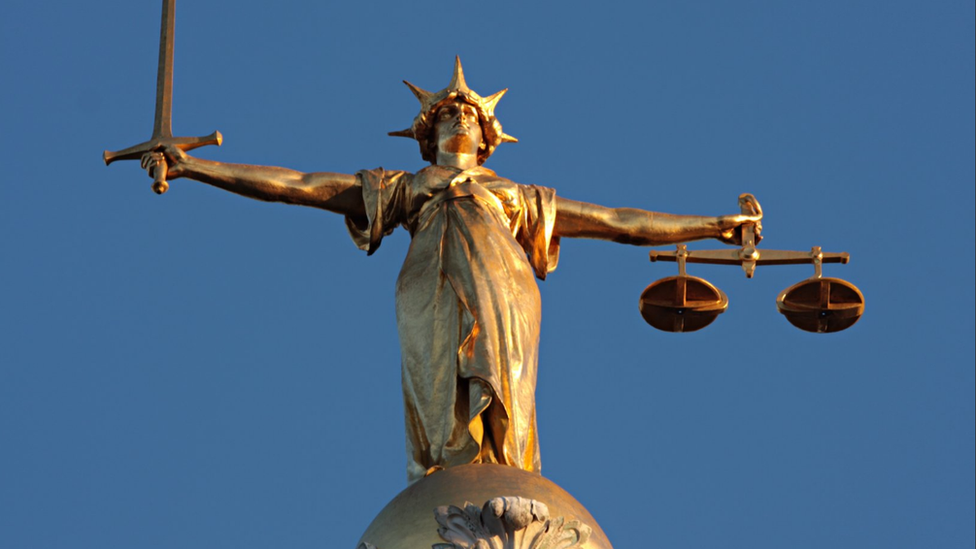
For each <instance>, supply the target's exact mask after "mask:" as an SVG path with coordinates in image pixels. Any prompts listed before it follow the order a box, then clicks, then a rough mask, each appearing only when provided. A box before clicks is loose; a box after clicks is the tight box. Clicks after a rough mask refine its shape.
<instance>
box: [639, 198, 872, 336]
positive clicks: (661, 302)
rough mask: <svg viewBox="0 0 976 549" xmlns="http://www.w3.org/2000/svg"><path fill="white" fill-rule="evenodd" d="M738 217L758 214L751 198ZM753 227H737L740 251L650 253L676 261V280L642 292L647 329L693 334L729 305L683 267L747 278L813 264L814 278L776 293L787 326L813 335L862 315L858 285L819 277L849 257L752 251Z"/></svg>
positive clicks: (655, 258)
mask: <svg viewBox="0 0 976 549" xmlns="http://www.w3.org/2000/svg"><path fill="white" fill-rule="evenodd" d="M739 207H740V209H741V211H742V213H743V214H746V215H761V214H762V209H761V208H760V206H759V202H757V201H756V199H755V197H753V196H752V195H751V194H743V195H742V196H740V197H739ZM756 237H757V235H756V227H755V225H753V224H748V225H743V227H742V247H741V248H740V249H738V250H693V251H689V250H688V247H687V246H685V245H684V244H678V246H677V250H675V251H673V252H660V251H656V250H655V251H651V253H650V259H651V261H652V262H653V261H676V262H677V263H678V276H672V277H668V278H662V279H661V280H658V281H656V282H654V283H652V284H651V285H650V286H648V287H647V288H645V289H644V292H643V293H642V294H641V297H640V312H641V315H642V316H643V317H644V320H646V321H647V323H648V324H650V325H651V326H653V327H655V328H657V329H659V330H664V331H666V332H693V331H695V330H700V329H702V328H704V327H705V326H708V325H709V324H711V323H712V321H714V320H715V318H717V317H718V315H720V314H722V313H724V312H725V310H726V309H728V307H729V299H728V297H727V296H726V295H725V293H724V292H722V290H720V289H718V288H716V287H715V286H714V285H713V284H712V283H710V282H708V281H707V280H705V279H702V278H698V277H695V276H689V275H688V274H687V273H686V267H685V266H686V264H688V263H710V264H714V265H741V266H742V269H743V270H744V271H745V273H746V277H747V278H752V276H753V274H755V272H756V267H757V266H759V265H799V264H804V263H812V264H813V268H814V275H813V276H812V277H811V278H808V279H806V280H803V281H800V282H798V283H796V284H794V285H792V286H790V287H789V288H787V289H785V290H783V291H782V292H780V294H779V296H778V297H777V298H776V308H777V309H778V310H779V312H780V313H782V314H783V315H784V316H786V319H787V320H788V321H789V322H790V324H792V325H794V326H796V327H797V328H800V329H801V330H806V331H808V332H815V333H830V332H839V331H841V330H846V329H847V328H850V327H851V326H852V325H854V323H855V322H857V321H858V319H859V318H861V315H862V314H864V295H863V294H862V293H861V290H859V289H858V288H857V286H855V285H853V284H851V283H850V282H847V281H846V280H842V279H840V278H830V277H826V278H825V277H824V276H823V264H824V263H847V262H848V261H850V255H849V254H847V253H846V252H844V253H825V252H823V251H821V249H820V247H819V246H814V247H813V248H812V249H811V250H810V251H809V252H798V251H787V250H762V251H760V250H758V249H756V240H757V238H756Z"/></svg>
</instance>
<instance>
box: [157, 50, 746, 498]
mask: <svg viewBox="0 0 976 549" xmlns="http://www.w3.org/2000/svg"><path fill="white" fill-rule="evenodd" d="M406 84H407V86H408V87H409V88H410V90H411V91H412V92H413V93H414V95H416V97H417V99H419V100H420V113H419V114H418V115H417V116H416V118H414V121H413V124H412V125H411V127H410V128H408V129H406V130H403V131H399V132H393V133H391V135H397V136H405V137H411V138H413V139H416V140H417V141H418V142H419V144H420V151H421V154H422V155H423V158H424V159H425V160H427V161H429V162H430V163H431V165H430V166H428V167H427V168H424V169H423V170H420V171H419V172H417V173H415V174H414V173H408V172H403V171H387V170H383V169H382V168H378V169H375V170H364V171H361V172H359V173H357V174H355V175H347V174H339V173H327V172H322V173H300V172H297V171H292V170H288V169H284V168H275V167H263V166H250V165H241V164H228V163H221V162H213V161H209V160H203V159H199V158H194V157H191V156H189V155H187V154H186V152H184V151H183V150H182V149H181V147H180V146H179V145H174V144H167V145H163V147H162V148H161V149H160V150H157V151H155V152H152V153H149V154H147V156H146V157H145V159H144V161H143V165H144V167H147V168H149V169H150V171H151V172H155V171H160V170H165V171H166V173H167V175H168V178H169V179H177V178H189V179H194V180H197V181H201V182H204V183H208V184H210V185H213V186H215V187H219V188H221V189H225V190H228V191H231V192H234V193H237V194H240V195H243V196H247V197H250V198H256V199H259V200H267V201H275V202H286V203H290V204H299V205H303V206H312V207H316V208H321V209H324V210H328V211H331V212H335V213H338V214H341V215H344V216H345V218H346V225H347V227H348V229H349V233H350V235H351V236H352V239H353V241H354V242H355V243H356V245H357V246H359V247H360V248H362V249H363V250H365V251H366V252H367V253H369V254H372V253H373V252H375V251H376V249H377V248H378V247H379V245H380V243H381V241H382V239H383V237H384V236H385V235H387V234H389V233H390V232H392V231H393V230H394V229H395V228H396V227H398V226H403V227H404V228H406V229H407V230H408V231H409V232H410V235H411V237H412V240H411V243H410V249H409V251H408V252H407V257H406V260H405V261H404V264H403V268H402V269H401V271H400V276H399V278H398V279H397V286H396V312H397V326H398V330H399V335H400V346H401V352H402V368H403V372H402V373H403V398H404V407H405V416H406V432H407V461H408V465H407V474H408V477H409V479H410V481H411V482H413V481H416V480H418V479H420V478H423V477H424V476H425V475H427V474H429V473H430V472H432V471H435V470H438V469H441V468H445V467H451V466H456V465H465V464H469V463H499V464H504V465H510V466H513V467H518V468H520V469H524V470H528V471H535V472H538V471H539V469H540V462H539V443H538V437H537V433H536V413H535V385H536V369H537V359H538V349H539V323H540V320H541V314H540V313H541V304H540V298H539V289H538V287H537V285H536V282H535V280H534V279H533V278H534V277H538V278H540V279H545V277H546V274H547V273H549V272H551V271H552V270H553V269H555V268H556V263H557V260H558V258H559V239H560V238H563V237H578V238H598V239H603V240H612V241H615V242H621V243H626V244H634V245H639V246H650V245H659V244H669V243H677V242H686V241H690V240H698V239H704V238H717V239H720V240H722V241H725V242H736V240H737V238H740V236H737V235H740V234H741V231H740V230H739V229H741V227H742V226H743V225H744V224H745V225H752V224H756V225H758V223H759V221H760V219H761V215H742V214H738V215H728V216H721V217H698V216H677V215H667V214H661V213H653V212H648V211H644V210H638V209H631V208H605V207H602V206H597V205H594V204H587V203H585V202H577V201H574V200H570V199H567V198H563V197H561V196H557V195H556V193H555V191H554V190H553V189H549V188H545V187H538V186H534V185H522V184H518V183H515V182H513V181H511V180H509V179H505V178H504V177H500V176H499V175H497V174H495V172H493V171H491V170H490V169H488V168H485V167H483V166H482V164H483V163H484V162H485V160H487V159H488V157H489V156H491V154H492V153H493V152H494V151H495V148H496V147H497V146H498V145H499V144H500V143H504V142H515V141H516V139H514V138H513V137H511V136H509V135H506V134H505V133H504V132H503V131H502V127H501V124H500V123H499V121H498V119H497V118H496V117H495V106H496V105H497V104H498V101H499V99H501V97H502V95H504V93H505V91H507V90H502V91H500V92H498V93H496V94H494V95H491V96H488V97H481V96H480V95H478V94H477V93H475V92H474V91H472V90H471V89H470V88H469V87H468V86H467V84H466V83H465V80H464V72H463V70H462V68H461V62H460V60H459V59H458V60H456V62H455V65H454V75H453V77H452V78H451V81H450V83H449V84H448V86H447V87H446V88H444V89H443V90H441V91H439V92H436V93H431V92H428V91H424V90H422V89H420V88H418V87H417V86H414V85H413V84H410V83H409V82H407V83H406ZM183 148H186V147H183Z"/></svg>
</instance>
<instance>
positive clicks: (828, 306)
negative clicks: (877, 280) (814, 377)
mask: <svg viewBox="0 0 976 549" xmlns="http://www.w3.org/2000/svg"><path fill="white" fill-rule="evenodd" d="M776 308H777V309H779V312H781V313H783V315H785V316H786V319H787V320H789V321H790V324H792V325H794V326H796V327H797V328H799V329H801V330H806V331H808V332H816V333H821V334H825V333H830V332H839V331H841V330H846V329H847V328H850V327H851V326H853V325H854V323H855V322H857V321H858V319H859V318H861V315H862V314H864V295H863V294H861V290H858V289H857V286H855V285H853V284H851V283H850V282H847V281H846V280H841V279H839V278H808V279H807V280H804V281H802V282H799V283H797V284H794V285H792V286H790V287H789V288H787V289H785V290H783V291H782V292H781V293H780V294H779V296H778V297H777V298H776Z"/></svg>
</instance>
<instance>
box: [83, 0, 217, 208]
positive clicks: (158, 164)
mask: <svg viewBox="0 0 976 549" xmlns="http://www.w3.org/2000/svg"><path fill="white" fill-rule="evenodd" d="M175 12H176V0H163V17H162V23H161V24H160V27H159V68H158V71H157V73H156V118H155V120H154V122H153V132H152V137H150V138H149V141H145V142H143V143H140V144H138V145H135V146H132V147H129V148H127V149H122V150H120V151H115V152H110V151H105V152H104V153H103V154H102V159H103V160H104V161H105V165H106V166H107V165H109V164H111V163H112V162H115V161H116V160H135V159H137V158H138V159H142V165H143V167H144V168H147V169H148V170H149V175H150V176H151V177H152V178H153V185H152V189H153V191H155V192H156V194H163V193H164V192H166V189H168V188H169V183H167V182H166V175H167V172H168V170H169V167H168V166H167V164H166V159H165V158H164V157H163V156H162V153H161V152H159V151H160V149H162V148H163V147H165V146H167V145H172V146H175V147H178V148H180V149H181V150H184V151H189V150H193V149H196V148H197V147H202V146H204V145H217V146H220V144H221V142H223V140H224V137H223V136H222V135H220V132H213V133H212V134H210V135H207V136H204V137H173V32H174V29H175V26H176V25H175V21H176V13H175Z"/></svg>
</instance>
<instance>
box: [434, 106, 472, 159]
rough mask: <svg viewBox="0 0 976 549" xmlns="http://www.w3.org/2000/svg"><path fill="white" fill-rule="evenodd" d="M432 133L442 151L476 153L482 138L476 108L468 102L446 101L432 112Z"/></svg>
mask: <svg viewBox="0 0 976 549" xmlns="http://www.w3.org/2000/svg"><path fill="white" fill-rule="evenodd" d="M434 134H435V137H436V139H437V149H438V150H439V151H441V152H442V153H462V154H478V149H479V148H480V147H481V139H482V135H481V123H480V122H479V121H478V110H477V109H475V108H474V106H472V105H469V104H468V103H461V102H454V103H447V104H446V105H444V106H443V107H441V108H439V109H437V112H436V113H435V114H434Z"/></svg>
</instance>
